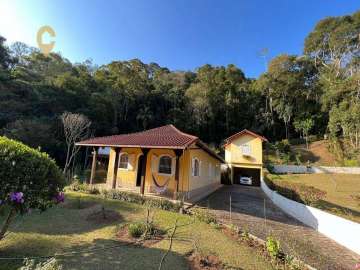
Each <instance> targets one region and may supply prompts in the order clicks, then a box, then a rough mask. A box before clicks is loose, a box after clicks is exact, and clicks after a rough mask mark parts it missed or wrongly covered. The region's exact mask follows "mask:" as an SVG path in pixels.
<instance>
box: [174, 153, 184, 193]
mask: <svg viewBox="0 0 360 270" xmlns="http://www.w3.org/2000/svg"><path fill="white" fill-rule="evenodd" d="M174 152H175V155H176V164H175V192H174V199H175V200H176V199H177V198H176V197H177V194H178V193H179V182H180V181H179V171H180V157H181V156H182V154H183V150H180V149H176V150H174Z"/></svg>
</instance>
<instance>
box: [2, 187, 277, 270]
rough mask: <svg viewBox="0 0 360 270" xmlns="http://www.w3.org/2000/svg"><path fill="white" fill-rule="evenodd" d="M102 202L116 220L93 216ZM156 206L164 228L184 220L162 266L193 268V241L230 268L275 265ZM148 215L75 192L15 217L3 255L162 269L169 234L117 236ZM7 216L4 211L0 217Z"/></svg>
mask: <svg viewBox="0 0 360 270" xmlns="http://www.w3.org/2000/svg"><path fill="white" fill-rule="evenodd" d="M79 198H80V203H79ZM102 206H103V207H104V209H106V211H110V212H112V213H114V212H116V213H117V215H116V216H115V217H114V216H112V218H113V220H112V219H111V218H110V220H108V221H105V222H103V221H102V220H101V219H98V218H95V219H92V218H90V217H92V216H93V215H94V213H99V211H100V212H101V207H102ZM154 211H155V217H154V221H155V224H156V225H157V226H158V227H159V228H162V229H169V228H171V227H172V226H173V225H174V223H175V220H176V219H178V224H179V225H180V226H179V227H178V229H177V230H176V234H175V240H174V243H173V248H172V251H171V252H170V254H169V255H168V256H167V258H166V261H165V263H164V267H163V269H172V270H177V269H188V267H189V266H188V262H187V260H186V256H187V255H188V254H189V253H191V252H192V251H193V250H194V243H196V246H197V248H198V251H199V252H200V253H201V254H202V255H204V256H208V255H215V256H217V257H218V258H219V260H220V261H221V262H222V263H224V264H225V265H226V266H227V267H229V268H230V269H272V267H271V265H270V263H269V262H268V261H266V260H265V259H264V258H262V257H261V256H259V255H257V254H256V252H257V251H256V250H253V249H251V248H250V247H248V246H246V245H243V244H241V243H239V242H237V241H235V240H233V239H230V238H229V237H227V236H226V235H224V234H223V233H222V232H221V231H220V230H218V229H216V228H215V227H213V226H211V225H208V224H206V223H203V222H200V221H198V220H197V219H194V218H193V217H190V216H187V215H180V214H177V213H173V212H169V211H163V210H154ZM145 216H146V208H145V207H144V206H141V205H137V204H132V203H126V202H119V201H115V200H105V199H102V198H100V197H98V196H94V195H86V194H79V193H72V192H70V193H67V194H66V202H65V204H63V205H59V206H57V207H54V208H52V209H49V210H48V211H46V212H44V213H42V214H39V213H37V212H33V213H31V214H28V215H26V216H25V217H23V218H20V219H18V220H16V221H15V222H14V224H13V225H14V226H12V228H11V229H10V232H11V233H10V234H9V235H8V236H7V238H5V239H4V240H3V241H1V242H0V257H1V258H4V257H29V256H51V255H53V254H56V253H57V254H60V253H67V254H68V255H67V256H57V259H58V260H59V262H60V263H61V264H62V265H63V267H64V269H158V266H159V262H160V260H161V257H162V256H163V254H164V252H165V251H166V250H167V249H168V246H169V240H168V239H163V240H161V241H159V242H156V243H154V244H153V245H151V246H146V247H144V246H134V245H128V244H125V243H123V242H122V241H121V240H120V239H119V238H118V237H117V232H118V230H119V228H120V226H121V225H123V224H125V223H129V222H134V221H140V220H144V219H145ZM2 219H3V217H1V216H0V222H2ZM69 252H74V253H73V254H69ZM21 262H22V261H21V260H1V261H0V269H16V268H17V267H18V266H19V265H21Z"/></svg>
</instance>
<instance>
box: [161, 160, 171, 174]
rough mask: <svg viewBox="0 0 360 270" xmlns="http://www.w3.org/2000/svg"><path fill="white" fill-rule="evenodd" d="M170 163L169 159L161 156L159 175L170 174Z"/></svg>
mask: <svg viewBox="0 0 360 270" xmlns="http://www.w3.org/2000/svg"><path fill="white" fill-rule="evenodd" d="M171 162H172V159H171V157H169V156H161V157H160V159H159V173H163V174H171Z"/></svg>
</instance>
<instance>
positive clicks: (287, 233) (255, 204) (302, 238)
mask: <svg viewBox="0 0 360 270" xmlns="http://www.w3.org/2000/svg"><path fill="white" fill-rule="evenodd" d="M230 196H231V212H232V214H231V217H230ZM198 206H200V207H206V208H209V209H210V211H212V212H213V213H214V214H215V215H216V216H217V218H218V220H220V221H221V222H224V223H228V224H234V225H237V226H239V227H240V228H242V229H243V230H248V231H249V232H250V233H252V234H254V235H256V236H257V237H259V238H262V239H264V240H265V239H266V237H267V236H268V235H273V236H274V237H275V238H277V239H278V240H279V241H280V244H281V246H282V248H283V249H284V250H285V251H286V252H287V253H289V254H292V255H294V256H296V257H298V258H300V259H302V260H303V261H305V262H307V263H308V264H310V265H312V266H313V267H315V268H317V269H354V268H355V264H356V263H358V262H360V256H359V255H357V254H356V253H354V252H352V251H350V250H348V249H346V248H345V247H342V246H341V245H339V244H337V243H336V242H335V241H333V240H331V239H329V238H327V237H325V236H323V235H322V234H320V233H318V232H316V231H315V230H313V229H312V228H310V227H307V226H306V225H304V224H302V223H300V222H298V221H297V220H295V219H294V218H292V217H290V216H288V215H287V214H285V213H284V212H283V211H282V210H281V209H279V208H278V207H277V206H275V205H274V204H273V203H272V202H271V201H270V199H268V198H267V197H266V195H265V193H263V191H262V190H261V189H260V188H259V187H250V186H242V185H232V186H224V187H222V188H220V189H219V190H217V191H216V192H214V193H213V194H211V195H210V196H208V197H207V198H205V199H204V200H202V201H201V202H199V204H198ZM230 218H231V219H230ZM329 226H331V224H329Z"/></svg>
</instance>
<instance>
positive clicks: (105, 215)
mask: <svg viewBox="0 0 360 270" xmlns="http://www.w3.org/2000/svg"><path fill="white" fill-rule="evenodd" d="M86 220H87V221H89V222H92V223H94V224H109V223H113V222H115V221H119V220H121V216H120V215H119V213H118V212H116V211H112V210H100V211H96V212H94V213H91V214H89V215H88V216H87V217H86Z"/></svg>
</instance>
